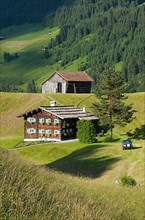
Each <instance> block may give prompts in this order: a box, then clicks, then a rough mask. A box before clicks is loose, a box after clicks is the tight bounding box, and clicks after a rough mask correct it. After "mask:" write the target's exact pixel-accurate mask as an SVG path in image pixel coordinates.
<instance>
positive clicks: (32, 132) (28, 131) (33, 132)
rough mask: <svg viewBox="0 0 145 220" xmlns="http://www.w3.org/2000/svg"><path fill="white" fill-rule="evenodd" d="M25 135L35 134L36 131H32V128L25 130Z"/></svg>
mask: <svg viewBox="0 0 145 220" xmlns="http://www.w3.org/2000/svg"><path fill="white" fill-rule="evenodd" d="M27 133H28V134H35V133H36V129H34V128H28V129H27Z"/></svg>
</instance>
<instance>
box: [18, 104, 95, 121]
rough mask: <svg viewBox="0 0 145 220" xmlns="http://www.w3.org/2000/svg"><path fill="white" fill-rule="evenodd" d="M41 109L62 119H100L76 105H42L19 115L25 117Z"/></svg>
mask: <svg viewBox="0 0 145 220" xmlns="http://www.w3.org/2000/svg"><path fill="white" fill-rule="evenodd" d="M40 110H43V111H46V112H49V113H50V114H52V115H55V116H57V117H58V118H61V119H68V118H78V119H80V120H98V117H96V116H94V115H93V114H92V113H90V112H84V111H83V109H80V108H77V107H74V106H40V107H39V108H36V109H32V110H31V111H28V112H25V113H23V114H20V115H18V116H17V117H25V116H28V115H29V114H33V113H35V112H38V111H40Z"/></svg>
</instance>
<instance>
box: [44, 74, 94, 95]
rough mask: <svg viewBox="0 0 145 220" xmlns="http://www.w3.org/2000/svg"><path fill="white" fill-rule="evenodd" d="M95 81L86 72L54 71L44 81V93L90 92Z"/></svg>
mask: <svg viewBox="0 0 145 220" xmlns="http://www.w3.org/2000/svg"><path fill="white" fill-rule="evenodd" d="M93 81H94V80H93V79H92V78H91V77H90V76H89V75H88V74H87V73H86V72H54V73H53V74H52V75H51V76H50V77H49V78H48V79H47V80H45V81H44V82H43V83H42V93H90V91H91V83H92V82H93Z"/></svg>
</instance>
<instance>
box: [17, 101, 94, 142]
mask: <svg viewBox="0 0 145 220" xmlns="http://www.w3.org/2000/svg"><path fill="white" fill-rule="evenodd" d="M17 117H23V118H24V141H40V140H46V141H62V140H69V139H75V138H76V135H77V121H78V120H91V121H97V120H98V118H97V117H96V116H94V115H93V114H91V113H90V112H87V111H86V107H83V108H82V109H81V108H78V107H74V106H56V105H55V102H53V101H52V102H51V106H40V107H38V108H35V109H32V110H30V111H28V112H25V113H23V114H20V115H18V116H17Z"/></svg>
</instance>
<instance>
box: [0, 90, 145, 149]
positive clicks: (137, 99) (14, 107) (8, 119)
mask: <svg viewBox="0 0 145 220" xmlns="http://www.w3.org/2000/svg"><path fill="white" fill-rule="evenodd" d="M144 98H145V93H135V94H129V99H128V101H127V102H128V103H133V109H134V110H136V113H135V115H134V116H135V118H134V120H133V121H132V122H131V123H130V124H128V125H127V126H126V127H125V128H123V127H116V130H115V134H116V135H117V136H118V135H119V137H121V138H124V135H125V137H126V132H130V133H134V131H135V129H137V128H138V131H139V132H140V133H141V132H143V131H142V129H143V128H142V127H141V126H144V124H145V119H144V104H143V100H144ZM50 100H56V102H57V104H58V105H75V103H76V104H77V105H79V107H82V106H83V105H86V107H87V109H88V110H90V111H91V106H92V103H93V102H94V101H95V100H96V98H95V95H94V94H77V95H75V94H28V93H1V119H0V120H1V121H0V124H1V138H2V140H1V144H3V146H7V147H9V148H11V147H14V146H15V145H16V144H17V143H18V142H20V141H22V140H23V120H22V119H18V118H16V116H17V115H18V114H20V113H23V112H25V111H27V110H30V109H32V108H36V107H38V106H40V105H50ZM9 140H11V142H10V141H9Z"/></svg>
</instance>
